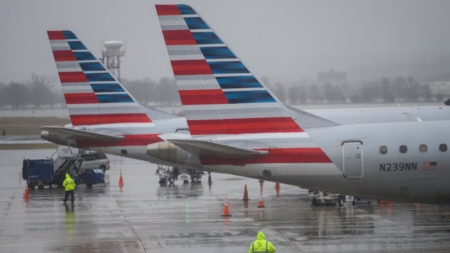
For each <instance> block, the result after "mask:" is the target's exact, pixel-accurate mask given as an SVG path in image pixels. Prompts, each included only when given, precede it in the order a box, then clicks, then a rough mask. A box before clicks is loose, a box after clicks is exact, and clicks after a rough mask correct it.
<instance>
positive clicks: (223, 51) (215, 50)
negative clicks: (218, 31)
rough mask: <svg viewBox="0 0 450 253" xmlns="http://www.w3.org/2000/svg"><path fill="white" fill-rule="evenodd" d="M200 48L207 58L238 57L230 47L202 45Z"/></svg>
mask: <svg viewBox="0 0 450 253" xmlns="http://www.w3.org/2000/svg"><path fill="white" fill-rule="evenodd" d="M200 50H201V51H202V53H203V56H205V59H207V60H208V59H230V58H236V56H234V54H233V53H232V52H231V50H230V49H228V47H202V48H200Z"/></svg>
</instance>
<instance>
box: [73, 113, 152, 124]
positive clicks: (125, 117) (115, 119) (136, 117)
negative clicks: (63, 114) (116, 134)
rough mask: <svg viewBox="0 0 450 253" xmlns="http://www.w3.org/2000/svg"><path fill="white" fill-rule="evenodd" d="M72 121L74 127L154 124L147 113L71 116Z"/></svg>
mask: <svg viewBox="0 0 450 253" xmlns="http://www.w3.org/2000/svg"><path fill="white" fill-rule="evenodd" d="M70 120H71V121H72V125H74V126H79V125H99V124H114V123H151V122H152V121H151V120H150V118H149V117H148V116H147V115H146V114H145V113H134V114H89V115H70Z"/></svg>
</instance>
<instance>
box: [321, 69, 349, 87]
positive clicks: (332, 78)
mask: <svg viewBox="0 0 450 253" xmlns="http://www.w3.org/2000/svg"><path fill="white" fill-rule="evenodd" d="M317 80H318V83H319V84H320V85H322V84H325V83H330V84H332V85H339V86H342V85H343V84H347V72H336V71H334V69H330V71H329V72H319V74H318V75H317Z"/></svg>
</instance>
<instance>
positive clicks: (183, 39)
mask: <svg viewBox="0 0 450 253" xmlns="http://www.w3.org/2000/svg"><path fill="white" fill-rule="evenodd" d="M163 36H164V41H165V42H166V45H167V46H173V45H197V41H195V39H194V37H193V36H192V34H191V31H190V30H174V31H163Z"/></svg>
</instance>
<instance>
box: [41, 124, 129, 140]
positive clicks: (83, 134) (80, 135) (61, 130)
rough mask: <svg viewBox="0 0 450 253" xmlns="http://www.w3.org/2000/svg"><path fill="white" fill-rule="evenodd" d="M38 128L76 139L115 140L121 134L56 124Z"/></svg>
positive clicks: (121, 137)
mask: <svg viewBox="0 0 450 253" xmlns="http://www.w3.org/2000/svg"><path fill="white" fill-rule="evenodd" d="M40 129H42V130H45V131H48V132H49V133H53V134H56V135H60V134H65V135H70V136H72V137H74V139H77V140H96V141H117V140H121V139H123V138H124V137H123V136H113V135H108V134H101V133H94V132H88V131H84V130H78V129H73V128H66V127H58V126H44V127H41V128H40Z"/></svg>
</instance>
